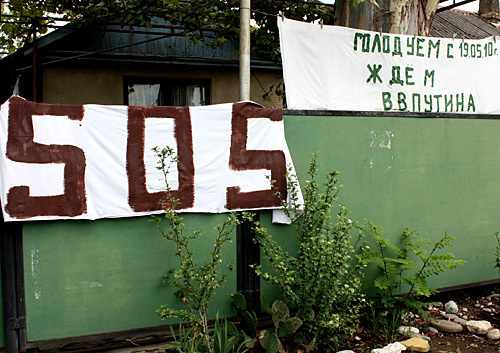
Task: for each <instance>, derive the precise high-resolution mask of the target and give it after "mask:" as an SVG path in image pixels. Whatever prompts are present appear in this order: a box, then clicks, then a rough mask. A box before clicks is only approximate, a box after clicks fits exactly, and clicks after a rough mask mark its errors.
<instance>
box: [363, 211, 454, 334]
mask: <svg viewBox="0 0 500 353" xmlns="http://www.w3.org/2000/svg"><path fill="white" fill-rule="evenodd" d="M363 231H364V232H365V233H366V234H368V235H369V236H371V237H372V238H373V240H374V241H375V243H376V245H377V249H376V250H375V249H372V248H370V247H369V246H367V245H366V244H365V245H364V246H363V249H364V250H363V252H362V254H361V258H362V260H361V261H363V262H364V263H366V264H370V263H371V264H374V265H376V266H377V267H378V268H379V270H380V275H379V276H377V277H376V278H375V280H374V281H373V285H374V287H375V288H377V289H378V291H377V294H378V298H376V299H375V300H374V301H375V302H376V304H374V305H376V306H379V305H380V304H381V305H382V306H383V307H384V310H386V311H387V312H388V313H389V314H388V315H389V316H388V317H380V315H379V314H376V313H375V311H374V309H372V318H371V320H372V325H373V332H374V334H377V335H378V334H380V332H382V333H383V334H384V335H385V336H386V339H387V340H389V341H390V340H392V339H393V336H394V333H395V330H396V328H397V327H398V326H399V325H400V324H401V320H402V319H401V314H406V313H409V312H419V313H421V314H422V305H423V303H422V302H421V301H420V299H419V298H421V297H423V298H427V297H429V296H430V295H432V294H433V293H434V292H435V290H434V289H431V288H430V287H429V284H428V282H427V278H429V277H431V276H436V275H439V274H441V273H443V272H445V271H448V270H451V269H453V268H455V267H456V266H457V265H461V264H463V263H464V261H461V260H455V259H454V256H453V255H452V254H450V253H445V254H438V253H437V251H438V250H442V249H443V248H444V247H446V246H452V245H453V244H452V241H453V240H454V238H453V237H450V236H449V235H448V234H447V233H445V235H444V236H443V237H442V238H441V239H439V240H438V241H437V242H435V243H434V245H433V247H432V249H431V250H430V252H427V249H426V248H425V247H426V246H428V245H429V244H430V243H431V242H430V240H429V239H427V238H419V237H418V232H417V231H416V230H414V231H409V230H408V229H404V230H403V234H402V235H401V245H400V246H397V245H395V244H393V243H392V242H391V241H390V240H389V239H387V238H385V237H384V236H383V235H382V228H381V227H379V226H377V225H375V224H373V223H371V222H369V221H366V222H365V228H364V229H363ZM377 301H378V303H377Z"/></svg>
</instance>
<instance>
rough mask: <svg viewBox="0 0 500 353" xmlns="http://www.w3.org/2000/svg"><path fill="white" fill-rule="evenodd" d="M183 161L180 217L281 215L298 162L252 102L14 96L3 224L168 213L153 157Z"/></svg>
mask: <svg viewBox="0 0 500 353" xmlns="http://www.w3.org/2000/svg"><path fill="white" fill-rule="evenodd" d="M155 146H158V147H159V148H163V147H165V146H170V147H172V148H173V149H174V150H175V153H176V155H177V156H178V158H179V162H178V163H174V164H173V165H172V168H171V170H170V172H169V174H168V176H167V179H168V183H169V185H170V186H171V188H172V195H173V196H174V197H175V198H176V199H179V200H180V201H179V205H178V207H177V209H178V210H179V211H182V212H209V213H217V212H227V211H233V210H250V209H261V208H268V209H269V208H272V209H278V208H279V206H280V200H278V199H277V197H276V196H274V192H275V190H273V189H272V188H271V184H270V180H269V179H268V178H271V179H272V180H276V181H277V182H276V183H277V186H278V188H279V189H280V191H282V192H283V191H284V192H285V194H286V178H285V173H286V168H287V165H291V163H292V160H291V157H290V153H289V151H288V147H287V145H286V141H285V135H284V127H283V116H282V112H281V110H279V109H267V108H262V107H261V106H258V105H257V104H255V103H251V102H242V103H233V104H221V105H213V106H206V107H132V106H131V107H127V106H103V105H83V106H82V105H80V106H78V105H74V106H73V105H55V104H42V103H33V102H29V101H26V100H24V99H22V98H20V97H17V96H13V97H11V98H10V99H9V100H8V101H7V102H5V103H4V104H3V105H2V106H1V108H0V152H1V153H0V197H1V203H2V210H3V217H4V220H5V221H17V220H23V221H24V220H50V219H98V218H115V217H133V216H140V215H145V214H151V213H158V212H161V207H160V206H159V204H158V201H159V200H160V199H163V200H164V199H166V194H165V180H164V177H163V174H162V172H161V171H159V170H158V169H157V168H156V167H157V165H158V158H157V156H156V155H155V153H154V152H153V151H152V148H153V147H155Z"/></svg>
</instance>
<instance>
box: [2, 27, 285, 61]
mask: <svg viewBox="0 0 500 353" xmlns="http://www.w3.org/2000/svg"><path fill="white" fill-rule="evenodd" d="M154 25H155V27H154V28H137V27H135V28H129V27H128V26H126V27H123V26H122V25H120V24H111V25H108V26H107V27H106V29H104V30H103V29H96V30H83V29H71V27H70V26H69V25H68V26H65V27H62V28H59V29H57V30H55V31H53V32H51V33H49V34H47V35H45V36H43V37H41V38H39V39H38V42H37V49H38V56H39V60H40V63H41V64H42V65H45V64H47V63H51V62H59V61H64V60H83V61H87V60H92V61H105V60H112V61H113V62H118V61H128V62H140V63H146V62H149V63H153V62H155V63H166V64H186V65H205V66H211V65H218V66H219V65H224V66H235V67H237V66H238V60H239V56H238V53H237V49H238V41H231V40H230V41H227V42H226V43H224V44H222V45H218V46H211V45H210V44H207V43H204V42H202V41H198V42H196V43H193V42H192V41H190V40H189V39H188V38H186V37H185V36H183V35H182V31H181V30H180V29H179V27H176V26H169V25H166V24H165V23H155V24H154ZM207 35H208V36H210V33H207ZM212 36H213V34H212ZM32 51H33V49H32V46H31V45H29V46H27V47H24V48H20V49H18V50H17V51H16V53H14V54H12V55H16V56H17V58H18V59H20V60H23V59H27V63H28V65H30V64H31V63H30V61H29V60H30V59H29V58H30V57H31V54H32ZM12 55H9V56H12ZM9 56H7V57H4V58H2V59H0V64H2V62H5V61H7V60H8V57H9ZM251 64H252V67H254V68H262V69H274V70H275V69H279V68H280V65H279V64H278V63H275V62H270V61H266V60H261V59H259V58H258V57H255V56H252V63H251Z"/></svg>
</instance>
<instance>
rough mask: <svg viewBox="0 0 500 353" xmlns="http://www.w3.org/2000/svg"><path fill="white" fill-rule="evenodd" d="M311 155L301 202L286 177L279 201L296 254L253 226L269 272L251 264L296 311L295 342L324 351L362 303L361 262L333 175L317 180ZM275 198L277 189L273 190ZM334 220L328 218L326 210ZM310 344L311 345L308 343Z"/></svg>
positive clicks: (294, 181) (350, 325)
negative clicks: (291, 230)
mask: <svg viewBox="0 0 500 353" xmlns="http://www.w3.org/2000/svg"><path fill="white" fill-rule="evenodd" d="M318 169H319V166H318V164H317V154H315V155H314V156H313V158H312V159H311V163H310V167H309V172H308V174H309V180H306V181H305V187H304V203H303V205H302V204H300V201H299V194H298V191H299V184H298V180H297V178H296V176H294V175H291V174H290V172H291V171H289V174H288V176H287V178H288V188H289V190H288V195H289V197H290V200H289V202H287V201H283V207H284V211H285V213H286V215H287V216H288V217H289V218H290V219H291V225H292V227H293V228H294V229H295V231H296V233H297V236H298V241H299V251H298V254H297V255H296V256H293V255H290V254H289V253H288V252H286V251H284V250H283V249H282V248H281V246H280V245H279V244H278V243H277V242H276V241H275V240H274V239H273V238H272V237H271V235H270V234H269V233H268V232H267V230H266V229H265V228H261V227H260V226H259V225H258V224H257V226H256V229H255V233H256V239H257V241H258V242H259V243H260V245H261V249H262V251H263V253H264V256H265V258H266V259H268V260H269V266H270V267H271V268H272V271H264V270H263V268H262V267H261V266H256V267H255V269H256V271H257V273H258V274H259V275H260V276H262V278H264V279H265V280H267V281H269V282H271V283H273V284H276V285H277V286H278V287H279V288H280V289H281V291H282V293H283V295H284V298H285V299H286V300H287V301H288V302H289V303H290V304H292V305H293V306H295V307H296V308H297V309H298V314H297V315H298V316H299V318H300V319H302V321H303V324H304V328H303V329H301V330H300V331H301V332H300V333H301V335H302V339H301V342H302V343H303V344H305V345H309V344H310V343H311V342H316V344H317V345H318V349H319V350H320V351H322V350H327V349H328V350H329V349H331V348H332V346H335V345H338V344H339V342H340V340H341V339H342V337H344V336H345V335H346V334H347V333H350V332H352V331H353V330H354V326H355V323H356V320H357V319H358V316H359V309H360V307H361V306H362V302H363V301H364V299H363V296H362V294H361V291H360V290H361V281H362V278H363V273H364V263H362V262H360V261H358V256H357V255H356V248H357V243H358V242H359V240H360V238H359V237H361V233H360V235H359V237H358V239H357V240H356V241H355V242H354V243H353V241H352V238H351V234H350V233H351V231H352V230H355V229H356V228H357V227H358V226H357V224H356V222H354V221H352V220H351V219H349V218H348V217H347V214H348V211H347V209H346V207H345V206H344V205H342V204H340V203H339V202H338V193H339V191H340V189H341V187H342V186H341V185H338V180H337V178H336V176H337V174H338V173H337V172H331V173H329V174H327V175H326V176H325V179H326V180H325V182H324V183H319V182H318V181H317V174H318ZM277 195H278V196H280V190H277ZM333 209H335V210H336V211H335V212H336V213H337V214H336V217H335V219H332V210H333ZM313 344H314V343H313Z"/></svg>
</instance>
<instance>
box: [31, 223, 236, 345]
mask: <svg viewBox="0 0 500 353" xmlns="http://www.w3.org/2000/svg"><path fill="white" fill-rule="evenodd" d="M225 217H226V216H225V215H186V216H185V222H186V224H188V225H189V228H190V229H192V230H195V229H202V230H205V231H206V232H205V234H206V236H207V237H211V236H213V232H212V230H213V227H214V226H215V225H216V224H219V223H221V222H222V221H223V220H224V219H225ZM150 220H151V218H150V217H140V218H130V219H118V220H99V221H71V222H36V223H30V222H28V223H26V224H25V225H24V230H23V233H24V234H23V242H24V243H23V246H24V266H25V286H26V322H27V332H28V341H37V340H45V339H52V338H61V337H72V336H81V335H88V334H97V333H105V332H113V331H121V330H129V329H134V328H142V327H151V326H159V325H162V324H166V322H165V321H161V320H160V319H159V316H158V315H157V314H156V313H155V310H157V309H158V308H159V307H160V305H161V304H165V303H167V302H169V303H171V304H173V305H175V304H178V303H177V300H176V299H175V298H174V297H173V290H170V289H168V288H167V287H165V286H163V285H162V283H161V281H162V277H163V275H164V274H165V272H167V270H168V269H169V268H170V267H173V266H175V265H176V264H177V262H176V261H177V259H176V258H175V257H174V254H173V250H172V246H170V244H169V243H168V241H167V240H166V239H163V238H162V237H161V236H160V234H159V232H158V231H157V230H156V228H155V225H154V223H153V222H151V221H150ZM235 243H236V242H235V241H234V242H233V243H230V244H227V247H226V250H225V259H224V261H232V262H233V263H235V261H236V260H235V257H236V249H235ZM194 245H195V246H194V250H195V252H196V253H197V254H200V256H201V255H203V254H205V255H206V254H207V251H208V250H209V248H208V247H207V241H206V238H205V239H203V241H199V239H198V240H197V242H196V243H195V244H194ZM202 259H208V258H207V257H206V256H203V257H202ZM235 283H236V273H235V271H233V272H232V273H231V274H230V276H229V277H228V282H227V283H226V285H225V287H224V288H221V290H219V291H218V294H219V296H218V297H217V298H216V299H215V301H214V303H213V304H214V310H213V314H214V315H215V311H216V310H219V311H220V312H221V313H227V314H228V315H229V314H232V309H231V306H230V305H229V303H228V302H227V301H226V299H227V298H229V295H230V294H231V293H233V292H235V291H236V284H235ZM180 307H182V306H180V305H179V308H180Z"/></svg>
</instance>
